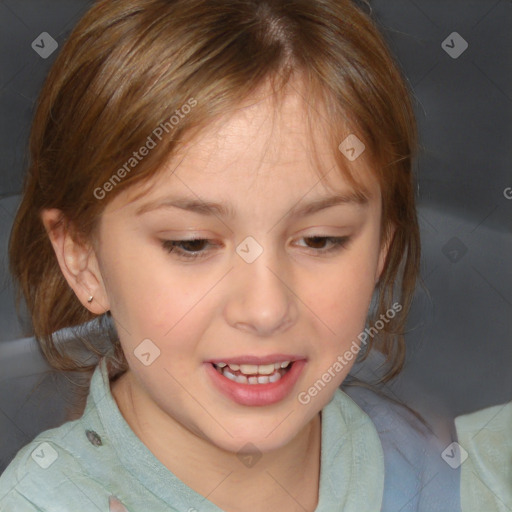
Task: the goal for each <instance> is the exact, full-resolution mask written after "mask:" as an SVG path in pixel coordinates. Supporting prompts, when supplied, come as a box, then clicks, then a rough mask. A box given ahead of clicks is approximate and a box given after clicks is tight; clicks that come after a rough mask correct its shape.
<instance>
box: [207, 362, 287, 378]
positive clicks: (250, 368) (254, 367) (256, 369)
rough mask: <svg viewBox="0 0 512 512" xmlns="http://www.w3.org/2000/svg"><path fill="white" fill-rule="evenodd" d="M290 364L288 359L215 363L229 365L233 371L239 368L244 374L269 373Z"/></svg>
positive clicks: (219, 365)
mask: <svg viewBox="0 0 512 512" xmlns="http://www.w3.org/2000/svg"><path fill="white" fill-rule="evenodd" d="M289 364H290V361H283V362H282V363H270V364H232V363H230V364H226V363H217V364H216V366H218V367H219V368H224V367H225V366H229V368H230V369H231V370H233V371H237V370H240V372H241V373H243V374H244V375H256V374H260V375H271V374H272V373H274V371H275V370H278V369H279V368H286V367H287V366H288V365H289Z"/></svg>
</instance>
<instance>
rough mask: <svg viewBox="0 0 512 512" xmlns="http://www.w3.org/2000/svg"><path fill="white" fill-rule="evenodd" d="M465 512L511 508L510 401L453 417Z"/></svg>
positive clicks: (511, 425)
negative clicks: (459, 454) (459, 459)
mask: <svg viewBox="0 0 512 512" xmlns="http://www.w3.org/2000/svg"><path fill="white" fill-rule="evenodd" d="M455 426H456V428H457V435H458V442H459V443H460V447H461V448H460V450H461V452H462V454H461V461H462V465H461V470H462V473H461V496H462V498H461V499H462V508H463V510H464V511H468V512H470V511H477V510H496V511H500V512H501V511H505V510H510V509H511V507H512V485H511V482H512V435H511V433H512V402H508V403H505V404H501V405H495V406H492V407H488V408H486V409H482V410H480V411H476V412H473V413H471V414H466V415H463V416H458V417H457V418H455Z"/></svg>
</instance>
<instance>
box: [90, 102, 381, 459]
mask: <svg viewBox="0 0 512 512" xmlns="http://www.w3.org/2000/svg"><path fill="white" fill-rule="evenodd" d="M274 108H275V107H274V106H273V104H272V102H271V101H270V98H268V97H267V98H266V99H263V100H261V99H260V100H258V101H254V102H253V103H252V105H250V106H248V107H245V108H242V109H239V110H236V111H235V113H234V115H231V116H230V117H229V118H225V119H223V120H222V121H221V122H218V123H216V124H215V125H212V126H211V127H210V128H209V129H208V130H207V131H205V132H204V133H203V134H202V135H201V136H200V137H198V138H196V139H195V140H194V141H192V142H191V143H190V144H188V145H187V146H186V149H184V150H183V154H182V155H181V156H180V157H179V158H174V159H172V160H169V162H168V164H167V165H166V166H165V168H164V169H163V170H162V173H161V174H159V175H158V176H157V177H155V179H154V180H153V181H152V182H151V187H150V188H149V189H148V190H147V192H146V193H145V194H144V195H143V196H142V197H140V198H138V199H136V200H133V198H134V197H135V195H136V194H137V193H139V192H140V190H139V189H138V188H137V186H135V187H133V188H132V189H128V190H127V191H125V192H123V193H122V194H120V195H118V196H116V197H115V199H113V200H112V201H111V202H110V203H109V204H108V206H107V207H106V209H105V211H104V214H103V216H102V219H101V223H100V226H99V232H98V237H99V238H98V239H99V244H98V250H97V253H96V257H97V259H98V265H99V267H98V268H99V269H101V284H102V287H103V290H104V293H105V295H104V299H102V300H104V302H105V304H107V305H108V308H109V309H110V310H111V313H112V316H113V319H114V322H115V324H116V327H117V331H118V333H119V336H120V340H121V344H122V347H123V350H124V353H125V354H126V358H127V360H128V363H129V366H130V370H129V373H130V378H132V380H133V382H135V383H136V385H137V386H139V387H140V390H142V392H143V393H144V397H145V399H146V400H148V401H151V403H152V404H154V405H155V406H156V408H157V409H158V410H159V411H160V412H161V414H162V417H165V418H166V421H167V422H168V424H169V425H174V426H178V427H180V428H181V427H183V428H185V429H186V430H187V431H188V432H190V433H192V434H193V435H195V436H199V437H200V438H202V439H204V440H207V441H208V442H209V443H211V444H213V445H216V446H217V447H219V448H222V449H224V450H228V451H232V452H236V451H238V450H239V449H240V448H241V447H242V446H244V445H245V444H246V443H249V442H250V443H252V444H254V445H256V446H257V447H258V449H259V450H260V451H262V452H264V451H267V450H272V449H276V448H278V447H281V446H284V445H285V444H287V443H288V442H290V441H291V440H292V439H293V438H294V436H296V435H297V434H298V433H299V432H300V431H301V430H302V429H304V428H305V427H306V426H307V425H308V424H309V422H311V421H312V419H313V418H314V417H315V416H316V415H317V414H318V412H319V411H320V410H321V409H322V408H323V407H324V406H325V405H326V404H327V403H328V402H329V401H330V399H331V398H332V395H333V393H334V392H335V390H336V388H337V387H338V386H339V385H340V384H341V382H342V381H343V379H344V378H345V376H346V375H347V373H348V371H349V370H350V367H351V365H352V363H353V360H352V361H346V364H341V363H339V365H335V362H336V361H339V359H338V356H340V355H342V354H343V353H344V352H345V351H346V350H347V349H349V348H350V347H351V345H352V344H353V342H354V341H357V335H358V334H359V333H360V332H361V331H362V330H363V329H364V325H365V319H366V315H367V312H368V307H369V304H370V300H371V296H372V293H373V290H374V287H375V284H376V281H377V279H378V276H379V273H380V271H381V268H382V263H383V260H384V253H383V251H381V250H380V244H379V242H380V232H379V226H380V215H381V199H380V190H379V187H378V184H377V183H376V181H375V180H374V178H373V177H372V173H371V170H370V169H368V168H367V167H365V164H364V163H363V159H362V158H359V159H358V160H355V161H354V162H350V163H349V162H348V161H347V164H350V165H351V166H352V168H353V169H354V171H355V172H356V173H357V175H358V177H359V179H360V180H361V181H362V182H363V183H364V184H365V185H366V187H367V188H368V194H367V196H368V198H367V202H365V203H361V202H358V201H356V200H354V197H353V195H354V190H353V189H352V188H351V187H350V186H349V184H348V181H347V180H346V179H345V178H344V177H343V176H342V173H341V172H340V171H338V170H337V169H336V168H334V157H333V156H332V150H331V147H329V146H327V144H326V142H325V141H323V140H322V138H321V137H316V139H317V140H315V145H316V150H317V151H318V154H319V155H320V156H321V159H322V163H323V166H324V168H323V169H322V174H325V173H326V172H327V171H328V170H329V169H331V171H330V172H329V173H328V174H327V175H326V176H325V177H324V179H320V175H319V174H318V172H316V171H315V169H314V160H313V158H312V157H311V155H310V154H309V153H308V149H307V148H308V147H310V142H311V133H310V132H309V130H308V124H307V119H306V117H305V116H306V113H305V110H304V103H303V100H302V99H301V97H300V96H299V95H297V94H294V93H290V94H289V95H287V96H286V98H285V100H284V102H283V103H280V107H279V111H278V113H277V115H276V116H273V115H272V114H273V110H274ZM323 119H325V118H323ZM316 133H320V130H319V131H318V132H316ZM348 133H349V132H347V135H348ZM176 162H180V163H179V165H178V164H177V163H176ZM331 196H338V197H342V198H343V200H341V202H338V203H337V204H335V205H333V204H332V203H331V206H326V205H325V204H324V208H321V209H314V208H309V211H306V210H305V209H304V208H305V207H307V206H308V205H312V204H317V205H318V201H319V200H322V199H325V198H327V197H331ZM192 202H198V204H199V205H201V204H202V205H203V206H202V207H201V208H199V207H197V206H196V208H191V207H190V203H192ZM171 203H173V204H174V206H173V205H171ZM187 203H188V206H187ZM204 203H216V204H221V205H223V208H219V207H212V206H211V205H210V211H208V210H207V209H206V208H205V207H204ZM192 239H196V241H193V242H191V241H190V240H192ZM287 361H288V362H291V363H290V364H289V365H288V366H287V367H286V368H281V366H285V363H286V362H287ZM213 363H216V364H215V365H214V364H213ZM217 363H218V364H217ZM224 363H230V365H228V366H223V365H224ZM281 363H282V364H281ZM237 365H238V368H237ZM241 365H244V366H241ZM245 365H247V366H245ZM255 365H262V366H263V367H260V366H255ZM272 365H273V366H272ZM222 366H223V367H222ZM221 367H222V368H221ZM276 367H277V368H278V369H276ZM333 368H335V369H334V370H333ZM329 369H331V372H330V378H329V379H327V378H325V376H324V378H323V377H322V376H323V375H324V374H325V373H326V372H327V371H328V370H329ZM221 371H222V372H223V373H221ZM226 371H227V372H229V374H231V378H230V375H229V374H227V373H226ZM246 375H249V377H247V376H246ZM251 375H252V377H251ZM258 375H259V377H258ZM258 378H260V380H259V381H258ZM233 379H235V380H236V381H235V380H233ZM254 379H256V382H258V383H257V384H254V383H253V382H255V380H254ZM319 379H321V380H322V386H321V389H320V388H319V387H318V386H317V392H316V393H313V394H314V395H315V396H313V394H311V393H308V389H310V388H311V387H312V386H314V384H315V382H318V380H319ZM271 380H272V382H271ZM267 381H268V382H267ZM299 397H302V399H300V398H299ZM308 397H309V398H308Z"/></svg>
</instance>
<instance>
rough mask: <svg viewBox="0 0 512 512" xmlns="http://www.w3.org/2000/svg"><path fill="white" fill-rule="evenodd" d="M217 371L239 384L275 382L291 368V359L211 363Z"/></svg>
mask: <svg viewBox="0 0 512 512" xmlns="http://www.w3.org/2000/svg"><path fill="white" fill-rule="evenodd" d="M212 365H213V367H214V368H215V370H217V372H219V373H220V374H221V375H223V376H224V377H226V378H227V379H229V380H232V381H233V382H238V383H239V384H248V385H254V384H269V383H273V382H277V381H278V380H279V379H281V378H282V377H284V376H285V375H286V374H287V373H288V372H289V371H290V369H291V367H292V365H293V361H282V362H275V363H268V364H259V365H258V364H235V363H230V364H227V363H224V362H219V363H212Z"/></svg>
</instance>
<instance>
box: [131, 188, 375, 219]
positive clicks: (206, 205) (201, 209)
mask: <svg viewBox="0 0 512 512" xmlns="http://www.w3.org/2000/svg"><path fill="white" fill-rule="evenodd" d="M338 205H354V206H367V205H368V198H367V197H366V196H365V195H363V194H362V193H358V192H349V193H346V194H338V195H332V196H327V197H321V198H318V199H315V200H313V201H310V202H309V203H306V204H300V202H299V203H298V204H297V205H295V206H294V207H293V208H291V210H290V211H289V212H288V213H287V214H286V215H287V216H291V217H301V216H306V215H311V214H313V213H316V212H318V211H320V210H324V209H326V208H330V207H332V206H338ZM162 208H164V209H168V208H178V209H180V210H185V211H189V212H194V213H198V214H200V215H215V216H221V217H227V218H230V219H232V218H234V217H235V212H234V210H233V208H232V206H231V205H230V204H224V203H216V202H214V201H206V200H204V201H202V200H197V199H191V198H186V197H174V198H173V197H169V198H165V199H157V200H155V201H151V202H149V203H146V204H143V205H142V206H140V207H139V208H138V209H137V210H136V211H135V215H137V216H138V215H142V214H144V213H147V212H149V211H154V210H158V209H162Z"/></svg>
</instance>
